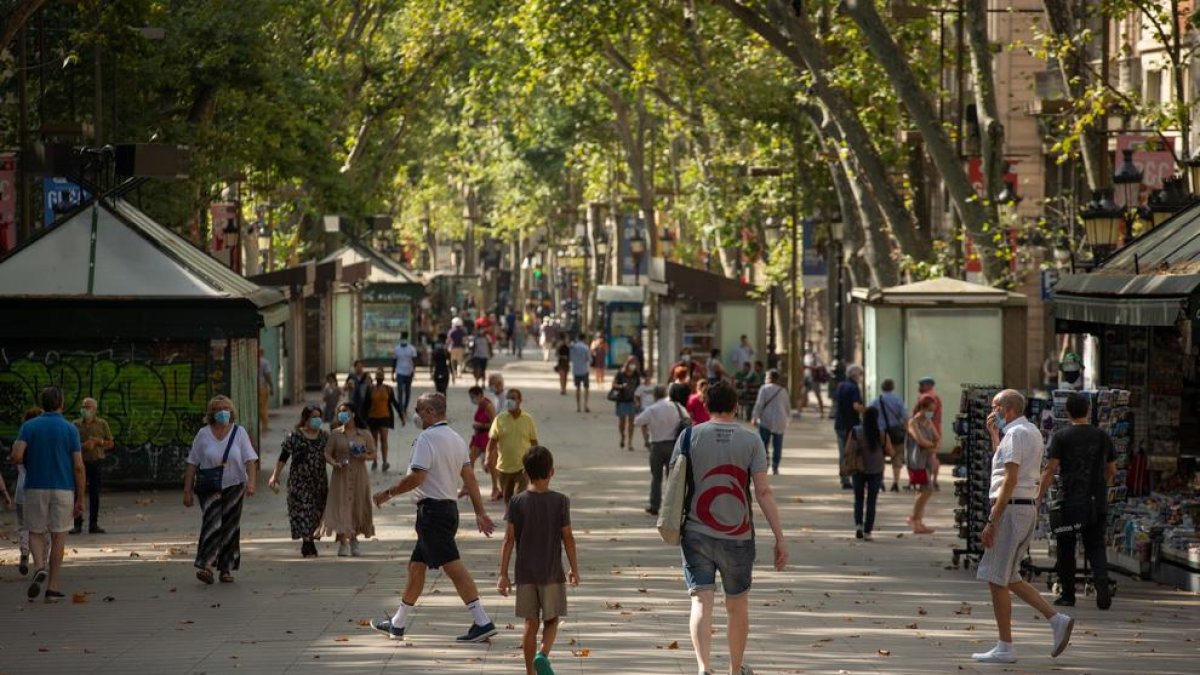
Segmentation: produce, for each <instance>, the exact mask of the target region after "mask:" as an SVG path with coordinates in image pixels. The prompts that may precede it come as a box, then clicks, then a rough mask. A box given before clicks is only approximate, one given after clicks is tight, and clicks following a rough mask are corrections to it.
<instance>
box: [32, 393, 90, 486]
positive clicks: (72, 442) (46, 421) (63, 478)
mask: <svg viewBox="0 0 1200 675" xmlns="http://www.w3.org/2000/svg"><path fill="white" fill-rule="evenodd" d="M17 440H18V441H23V442H24V443H25V445H26V446H27V447H26V448H25V460H24V461H25V489H26V490H74V489H75V458H74V457H73V455H74V454H75V453H78V452H82V451H83V446H82V444H81V443H80V442H79V430H78V429H76V428H75V425H74V424H71V423H70V422H68V421H67V420H66V418H64V417H63V415H62V413H60V412H48V413H42V415H40V416H39V417H35V418H33V419H31V420H29V421H28V422H26V423H24V424H22V425H21V429H20V430H19V431H18V432H17Z"/></svg>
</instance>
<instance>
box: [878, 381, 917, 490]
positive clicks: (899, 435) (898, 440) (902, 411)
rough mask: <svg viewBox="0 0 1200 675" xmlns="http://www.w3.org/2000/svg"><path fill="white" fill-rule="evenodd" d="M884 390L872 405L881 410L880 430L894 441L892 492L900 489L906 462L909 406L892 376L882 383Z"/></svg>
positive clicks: (881, 387) (881, 386) (880, 386)
mask: <svg viewBox="0 0 1200 675" xmlns="http://www.w3.org/2000/svg"><path fill="white" fill-rule="evenodd" d="M879 388H880V389H882V390H883V392H882V393H881V394H879V398H877V399H875V402H874V403H872V404H871V405H873V406H875V407H876V408H877V409H878V410H879V430H880V431H882V432H883V433H884V434H886V435H887V437H888V439H889V440H890V441H891V442H892V450H893V453H892V492H899V491H900V487H899V484H900V467H901V465H903V464H904V442H905V438H906V436H907V434H908V432H907V431H905V429H906V428H907V425H908V408H906V407H904V399H902V398H900V394H897V393H896V382H895V381H894V380H892V379H891V378H890V377H889V378H888V379H886V380H884V381H883V382H881V383H880V385H879Z"/></svg>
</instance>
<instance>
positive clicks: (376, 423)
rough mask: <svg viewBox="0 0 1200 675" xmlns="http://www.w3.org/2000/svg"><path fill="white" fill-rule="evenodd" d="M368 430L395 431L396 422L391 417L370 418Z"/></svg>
mask: <svg viewBox="0 0 1200 675" xmlns="http://www.w3.org/2000/svg"><path fill="white" fill-rule="evenodd" d="M367 428H368V429H371V430H375V429H395V428H396V422H395V420H393V419H392V418H391V417H368V418H367Z"/></svg>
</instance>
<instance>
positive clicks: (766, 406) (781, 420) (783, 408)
mask: <svg viewBox="0 0 1200 675" xmlns="http://www.w3.org/2000/svg"><path fill="white" fill-rule="evenodd" d="M743 337H744V336H743ZM710 392H711V388H710ZM710 396H711V393H710ZM791 416H792V399H791V397H790V396H789V395H788V390H787V389H785V388H784V387H783V385H781V384H779V371H778V370H776V369H774V368H772V369H770V370H768V371H767V383H766V384H765V385H763V386H762V387H759V389H758V398H756V399H755V401H754V412H753V413H751V417H753V418H754V425H755V426H757V427H758V435H759V436H760V437H761V438H762V442H763V446H764V447H767V448H769V449H770V452H771V473H773V474H775V475H776V476H778V475H779V460H781V459H783V432H784V431H787V426H788V420H789V419H790V418H791ZM768 443H769V444H770V445H769V446H768V445H767V444H768Z"/></svg>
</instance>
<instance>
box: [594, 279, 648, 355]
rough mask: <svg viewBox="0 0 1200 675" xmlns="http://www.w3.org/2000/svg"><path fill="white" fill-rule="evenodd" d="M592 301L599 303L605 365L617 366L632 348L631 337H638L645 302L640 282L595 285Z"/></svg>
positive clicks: (643, 325)
mask: <svg viewBox="0 0 1200 675" xmlns="http://www.w3.org/2000/svg"><path fill="white" fill-rule="evenodd" d="M596 304H597V305H599V306H600V311H601V316H602V317H603V324H602V326H603V327H602V328H601V330H602V331H603V332H604V337H605V339H606V340H607V341H608V362H607V363H606V365H607V366H608V367H609V368H619V367H621V366H622V365H623V364H624V363H625V360H626V359H628V358H629V355H630V354H631V353H632V351H633V341H632V340H633V338H634V337H637V338H638V339H641V336H642V330H643V329H644V328H645V321H644V320H643V318H642V310H643V309H644V308H645V306H646V290H645V287H644V286H599V287H597V288H596Z"/></svg>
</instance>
